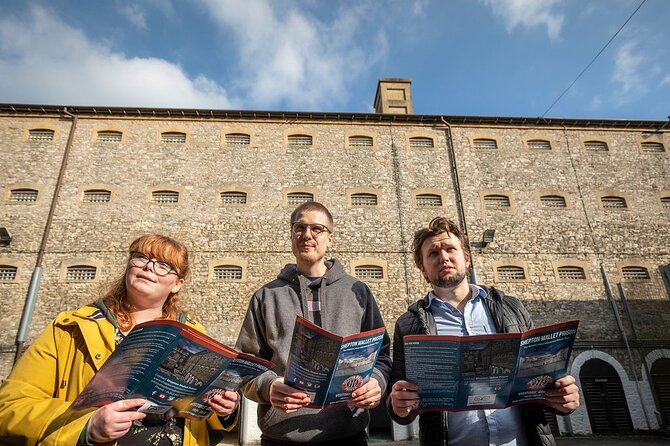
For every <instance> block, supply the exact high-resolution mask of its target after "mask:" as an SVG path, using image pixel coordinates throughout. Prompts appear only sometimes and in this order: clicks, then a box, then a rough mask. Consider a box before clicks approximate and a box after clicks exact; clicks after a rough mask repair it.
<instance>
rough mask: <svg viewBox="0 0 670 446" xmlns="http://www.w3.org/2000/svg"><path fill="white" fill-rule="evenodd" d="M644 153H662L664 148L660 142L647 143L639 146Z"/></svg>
mask: <svg viewBox="0 0 670 446" xmlns="http://www.w3.org/2000/svg"><path fill="white" fill-rule="evenodd" d="M640 145H641V146H642V151H643V152H644V153H663V152H665V147H664V146H663V144H662V143H660V142H652V141H647V142H643V143H642V144H640Z"/></svg>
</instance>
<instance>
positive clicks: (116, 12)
mask: <svg viewBox="0 0 670 446" xmlns="http://www.w3.org/2000/svg"><path fill="white" fill-rule="evenodd" d="M641 1H642V0H432V1H430V0H388V1H384V0H352V1H347V0H341V1H338V0H294V1H289V0H134V1H122V0H4V1H2V15H1V16H0V102H5V103H32V104H60V105H96V106H127V107H134V106H138V107H174V108H215V109H253V110H295V111H329V112H338V111H339V112H371V111H373V100H374V94H375V89H376V86H377V80H378V79H379V78H380V77H405V78H410V79H411V80H412V95H413V103H414V112H415V113H417V114H435V115H438V114H443V115H481V116H528V117H535V116H541V115H543V114H544V113H545V111H546V110H547V108H549V107H550V105H551V104H552V102H554V100H555V99H556V98H557V97H558V96H559V95H560V94H561V93H562V92H563V90H564V89H565V88H566V87H567V86H568V85H569V84H570V83H571V82H572V81H573V80H574V79H575V77H576V76H577V75H578V74H579V72H580V71H582V69H584V67H586V65H587V64H588V63H589V62H590V61H591V59H592V58H593V57H594V56H595V55H596V54H597V53H598V51H600V49H601V48H602V47H603V45H604V44H605V43H606V42H607V41H608V40H609V39H610V38H611V37H612V36H613V35H614V33H615V32H616V31H617V30H618V29H619V27H620V26H621V25H622V24H623V23H624V22H625V21H626V19H627V18H628V17H629V16H630V14H631V13H632V12H633V11H634V10H635V8H637V7H638V5H639V4H640V3H641ZM669 24H670V1H667V0H647V1H646V2H645V3H644V5H643V6H642V8H641V9H640V10H639V11H638V12H637V14H636V15H635V16H634V17H633V18H632V20H631V21H630V22H629V23H628V24H627V25H626V27H625V28H624V29H623V30H622V31H621V33H620V34H619V35H618V36H617V37H616V39H614V40H613V41H612V43H611V44H610V46H609V47H608V48H607V49H606V50H605V51H604V52H603V53H602V55H601V56H600V57H599V58H598V59H597V60H596V61H595V63H594V64H593V65H592V66H591V68H590V69H589V70H588V71H587V72H586V73H585V74H584V75H583V76H582V77H581V78H580V79H579V81H577V83H575V85H574V86H573V87H572V88H571V89H570V90H569V92H568V93H567V94H566V95H565V96H564V97H563V98H562V99H561V100H560V101H559V102H558V103H557V104H556V105H555V106H554V107H553V108H552V109H551V110H550V111H549V112H548V113H546V116H547V117H568V118H614V119H619V118H622V119H654V120H666V119H667V117H668V115H670V25H669Z"/></svg>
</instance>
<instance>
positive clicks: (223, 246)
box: [0, 78, 670, 444]
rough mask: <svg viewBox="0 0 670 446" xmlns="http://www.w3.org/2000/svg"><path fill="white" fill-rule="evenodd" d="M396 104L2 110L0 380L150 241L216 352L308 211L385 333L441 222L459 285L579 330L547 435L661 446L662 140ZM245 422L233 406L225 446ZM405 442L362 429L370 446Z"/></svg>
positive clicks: (669, 420)
mask: <svg viewBox="0 0 670 446" xmlns="http://www.w3.org/2000/svg"><path fill="white" fill-rule="evenodd" d="M410 87H411V81H410V80H409V79H398V78H392V79H391V78H383V79H380V80H379V82H378V85H377V92H376V96H375V98H374V107H375V112H374V113H334V112H289V111H253V110H204V109H159V108H137V107H90V106H61V105H28V104H0V150H1V151H2V158H1V159H2V161H1V164H0V171H1V172H2V173H1V174H0V193H1V194H2V195H0V302H1V304H2V311H1V312H0V317H1V320H2V327H3V330H2V333H1V334H0V378H2V377H5V376H6V375H7V374H8V373H9V371H10V369H11V366H12V363H13V361H14V358H15V353H16V351H17V345H19V344H21V345H22V342H23V341H24V340H25V345H26V346H27V345H28V344H29V343H30V341H31V340H32V339H34V338H35V336H36V335H37V334H38V333H39V332H40V331H41V330H42V329H43V328H44V327H45V326H46V324H47V323H48V322H49V321H50V320H51V319H52V318H54V317H55V316H56V314H57V313H58V312H59V311H61V310H65V309H74V308H76V307H77V306H79V305H81V304H84V303H87V302H91V301H92V300H94V299H95V298H96V297H98V296H99V294H100V293H101V291H102V290H103V289H104V287H105V285H107V284H108V283H109V282H110V281H112V280H113V279H114V278H116V277H118V276H119V275H120V274H122V272H123V268H124V265H125V262H126V256H127V253H126V249H127V246H128V245H129V243H130V241H132V240H133V239H134V238H135V237H137V236H139V235H141V234H143V233H147V232H157V233H161V234H165V235H169V236H171V237H174V238H176V239H178V240H180V241H183V242H184V243H185V244H186V245H187V246H188V248H189V250H190V253H191V259H192V277H191V280H190V281H188V282H187V285H186V287H185V290H186V292H185V293H184V296H183V297H182V302H183V304H184V306H185V307H186V308H187V309H188V310H189V312H190V313H191V315H192V316H193V317H194V318H195V319H197V320H199V321H200V322H202V323H203V324H204V325H205V326H206V327H207V329H208V333H209V334H210V335H212V336H213V337H215V338H217V339H218V340H220V341H221V342H224V343H226V344H229V345H232V344H234V342H235V340H236V337H237V333H238V331H239V329H240V325H241V322H242V318H243V316H244V313H245V311H246V307H247V303H248V300H249V298H250V297H251V295H252V293H253V291H254V290H255V289H257V288H258V287H260V286H261V285H262V284H263V283H265V282H267V281H269V280H271V279H273V278H274V277H275V276H276V274H277V272H278V271H279V269H280V268H281V267H282V266H283V265H284V264H285V263H287V262H291V261H292V260H293V255H292V253H291V247H290V233H289V215H290V213H291V211H292V210H293V209H294V208H295V207H296V205H298V204H300V203H302V202H304V201H306V200H316V201H319V202H322V203H324V204H325V205H326V206H327V207H328V208H329V209H330V210H331V211H332V213H333V216H334V218H335V228H334V230H335V241H334V245H333V247H332V249H331V252H330V255H332V256H333V257H337V258H339V259H340V260H341V261H342V263H343V264H344V265H345V267H346V268H347V269H348V271H349V272H350V273H351V274H353V275H355V276H357V277H359V278H360V279H361V280H363V281H365V282H366V283H367V284H368V285H369V286H370V288H371V289H372V291H373V292H374V294H375V296H376V297H377V300H378V303H379V305H380V307H381V311H382V314H383V316H384V319H385V321H386V324H387V327H388V329H389V331H392V330H393V325H394V323H395V320H396V319H397V317H398V316H399V315H401V314H402V313H403V312H404V311H405V310H406V308H407V307H408V305H409V304H410V303H412V302H414V301H416V300H417V299H418V298H420V297H422V296H423V295H424V294H425V292H426V291H427V290H428V289H429V286H428V284H427V283H426V282H425V281H424V280H423V279H422V277H421V275H420V273H419V271H418V270H417V268H416V267H415V266H414V264H413V261H412V256H411V252H410V251H411V241H412V236H413V233H414V231H415V230H416V229H417V228H419V227H421V226H424V225H426V224H427V223H428V222H429V221H430V220H431V219H432V218H433V217H435V216H438V215H446V216H450V217H452V218H453V219H454V220H455V221H456V222H457V223H458V224H459V225H460V226H461V227H462V228H463V229H464V230H466V231H467V234H468V236H469V238H470V242H471V248H472V262H473V267H474V268H473V271H472V276H473V278H475V279H476V280H477V282H478V283H482V284H486V285H493V286H495V287H498V288H500V289H502V290H504V291H506V292H508V293H509V294H513V295H516V296H518V297H519V298H521V299H522V300H523V302H524V303H525V305H526V306H527V307H528V309H529V311H530V312H531V314H532V315H533V317H534V320H535V323H536V325H537V326H541V325H548V324H551V323H557V322H562V321H567V320H572V319H579V320H580V325H579V331H578V334H577V341H576V344H575V348H574V350H573V352H572V357H571V360H570V373H571V374H572V375H573V376H575V377H576V379H577V381H578V384H579V386H580V389H581V395H582V405H581V407H580V408H579V409H578V410H577V411H576V412H575V413H574V414H572V415H571V416H568V417H552V424H553V426H552V427H553V429H555V431H556V432H559V433H560V434H571V433H575V434H578V433H590V432H592V433H628V432H635V431H638V430H642V431H648V430H652V431H658V430H664V429H668V427H669V426H670V282H669V280H670V154H669V151H670V126H669V125H668V121H663V120H659V121H647V120H618V119H617V120H613V119H572V118H546V119H545V118H537V117H501V116H498V117H493V116H447V115H421V114H416V113H414V110H413V106H412V96H411V88H410ZM38 276H39V277H40V278H41V280H37V277H38ZM31 278H32V279H31ZM31 281H32V283H33V285H31ZM30 296H32V297H34V304H31V302H32V300H31V299H29V297H30ZM31 310H32V317H30V318H29V317H28V315H30V314H31ZM24 314H25V315H26V316H22V315H24ZM22 317H23V320H24V324H22V325H21V326H20V321H21V320H22ZM28 319H29V320H28ZM20 328H21V330H20ZM19 335H23V337H22V338H21V339H19V342H17V339H18V338H19ZM382 406H383V405H382ZM254 417H255V415H254V410H253V404H252V403H250V402H245V406H244V421H243V423H242V425H241V426H240V427H239V428H238V432H237V433H235V434H234V435H239V442H240V443H242V444H246V443H249V442H253V440H254V438H258V432H257V431H256V430H254V429H255V418H254ZM417 431H418V426H417V425H416V424H414V425H412V426H409V427H404V426H399V425H395V424H393V423H392V422H391V421H390V419H389V418H388V416H386V415H385V411H384V408H383V407H381V406H380V408H378V409H376V410H375V411H374V413H373V423H372V425H371V427H370V432H371V434H372V436H373V437H374V436H377V437H381V438H389V439H390V438H393V439H396V440H398V439H405V438H410V437H412V436H416V434H417ZM234 441H235V442H237V441H238V439H237V438H235V439H234Z"/></svg>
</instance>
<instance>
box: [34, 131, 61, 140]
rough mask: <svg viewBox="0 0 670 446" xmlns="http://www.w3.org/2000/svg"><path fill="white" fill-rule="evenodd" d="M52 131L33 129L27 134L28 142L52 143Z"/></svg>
mask: <svg viewBox="0 0 670 446" xmlns="http://www.w3.org/2000/svg"><path fill="white" fill-rule="evenodd" d="M54 133H55V132H54V131H53V130H51V129H33V130H30V131H29V132H28V140H29V141H52V140H53V139H54Z"/></svg>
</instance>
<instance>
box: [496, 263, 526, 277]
mask: <svg viewBox="0 0 670 446" xmlns="http://www.w3.org/2000/svg"><path fill="white" fill-rule="evenodd" d="M497 272H498V279H499V280H525V279H526V272H525V271H524V270H523V268H522V267H520V266H512V265H507V266H499V267H498V269H497Z"/></svg>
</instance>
